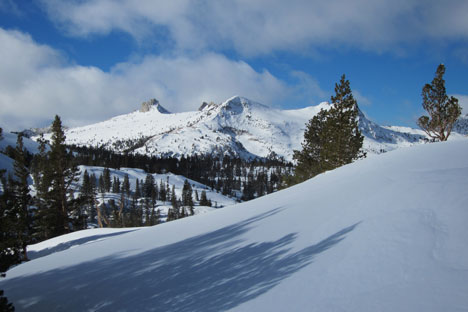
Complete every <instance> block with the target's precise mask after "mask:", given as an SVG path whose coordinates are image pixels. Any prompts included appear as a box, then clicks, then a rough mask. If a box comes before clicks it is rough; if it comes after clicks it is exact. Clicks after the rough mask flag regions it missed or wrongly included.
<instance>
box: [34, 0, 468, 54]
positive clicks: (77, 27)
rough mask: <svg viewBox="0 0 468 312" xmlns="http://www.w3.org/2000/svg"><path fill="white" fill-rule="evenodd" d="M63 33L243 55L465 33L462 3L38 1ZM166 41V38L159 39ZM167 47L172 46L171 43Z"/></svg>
mask: <svg viewBox="0 0 468 312" xmlns="http://www.w3.org/2000/svg"><path fill="white" fill-rule="evenodd" d="M42 3H43V4H44V6H45V8H46V10H47V11H48V14H49V16H50V18H51V19H52V20H53V21H55V22H57V24H58V25H60V26H61V27H62V28H63V29H65V30H66V31H67V32H68V33H69V34H71V35H76V36H88V35H92V34H107V33H109V32H111V31H112V30H116V29H117V30H121V31H124V32H127V33H129V34H131V35H133V36H134V37H135V38H137V39H139V40H141V39H142V38H146V39H148V38H150V40H155V41H157V40H158V38H157V36H158V35H152V34H154V33H155V32H156V33H157V34H161V31H162V33H164V34H165V33H167V34H168V35H169V39H171V40H172V42H173V43H174V45H175V47H177V48H179V49H181V50H187V49H188V50H200V49H208V50H223V49H226V48H227V49H230V48H233V49H235V50H236V51H238V52H240V53H241V54H243V55H258V54H263V53H270V52H272V51H278V50H280V51H296V50H304V49H308V48H310V47H332V48H336V47H341V46H351V47H354V48H358V49H364V50H372V51H378V52H381V51H396V50H399V49H400V48H401V47H404V46H405V45H411V44H414V43H421V42H425V43H428V42H432V41H434V40H442V41H445V40H452V39H454V40H456V39H467V38H468V19H467V18H466V16H467V14H468V1H466V0H447V1H439V0H427V1H420V0H394V1H387V0H355V1H347V0H330V1H322V0H290V1H283V0H248V1H247V0H226V1H203V0H200V1H189V0H180V1H164V0H161V1H155V0H112V1H111V0H84V1H74V2H70V1H66V0H42ZM165 42H166V41H165ZM171 48H173V46H172V45H171Z"/></svg>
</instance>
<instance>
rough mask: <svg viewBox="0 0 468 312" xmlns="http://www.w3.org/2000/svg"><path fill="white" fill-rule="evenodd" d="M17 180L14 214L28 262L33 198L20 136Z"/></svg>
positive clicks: (16, 161) (16, 163)
mask: <svg viewBox="0 0 468 312" xmlns="http://www.w3.org/2000/svg"><path fill="white" fill-rule="evenodd" d="M13 169H14V173H15V179H14V180H13V181H12V183H11V186H12V189H13V196H14V212H15V214H16V216H17V220H16V224H17V225H16V230H17V233H18V234H17V235H18V239H19V240H20V242H21V245H22V253H23V260H28V256H27V251H26V246H27V245H28V244H29V243H30V242H31V234H32V216H31V212H30V209H29V208H30V203H31V196H30V195H29V184H28V178H29V169H28V168H27V166H26V151H25V149H24V146H23V135H22V134H21V133H20V134H18V138H17V141H16V149H15V162H14V163H13Z"/></svg>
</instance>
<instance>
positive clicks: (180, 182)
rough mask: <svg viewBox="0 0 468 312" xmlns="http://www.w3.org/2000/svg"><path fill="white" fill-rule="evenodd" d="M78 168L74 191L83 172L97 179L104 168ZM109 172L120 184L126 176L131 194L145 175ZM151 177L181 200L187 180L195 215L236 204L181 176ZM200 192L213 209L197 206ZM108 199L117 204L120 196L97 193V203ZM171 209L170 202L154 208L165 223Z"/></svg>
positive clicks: (132, 170) (132, 171)
mask: <svg viewBox="0 0 468 312" xmlns="http://www.w3.org/2000/svg"><path fill="white" fill-rule="evenodd" d="M78 168H79V170H80V179H79V180H78V181H77V183H76V184H75V190H79V188H80V186H81V185H82V184H83V175H84V172H85V171H87V172H88V174H89V175H90V176H91V175H92V174H94V175H95V176H96V178H99V176H100V175H102V174H103V171H104V167H98V166H78ZM109 171H110V177H111V181H113V180H114V178H118V179H119V180H120V183H122V182H123V180H124V177H125V175H126V174H128V179H129V182H130V189H131V191H132V192H133V191H135V187H136V180H137V179H138V180H139V181H140V182H141V181H142V180H143V181H144V180H145V178H146V175H147V173H146V172H145V171H144V170H142V169H136V168H120V169H112V168H111V169H109ZM152 176H153V178H154V181H155V184H157V186H158V187H159V186H160V183H161V181H162V182H163V184H164V185H166V183H168V184H169V186H170V189H171V190H172V186H174V191H175V194H176V196H177V198H182V190H183V188H184V182H185V180H187V181H188V182H189V183H190V185H191V186H192V198H193V201H194V203H195V207H194V210H195V211H194V212H195V214H203V213H206V212H210V211H213V210H216V208H222V207H226V206H230V205H234V204H235V203H236V202H237V201H236V198H231V197H228V196H224V195H222V194H221V193H218V192H216V190H212V189H211V188H209V187H208V186H206V185H205V184H202V183H199V182H196V181H194V180H191V179H187V178H186V177H184V176H181V175H176V174H172V173H164V174H156V173H154V174H152ZM96 183H97V182H96ZM202 191H205V192H206V197H207V199H209V200H211V201H212V204H213V208H212V207H206V206H199V205H198V202H197V201H196V196H195V192H198V195H199V197H200V196H201V193H202ZM78 194H79V192H77V193H76V196H78ZM110 199H113V200H115V202H117V203H118V202H119V200H120V194H114V193H110V192H109V193H104V194H102V193H99V194H98V195H97V200H98V202H99V203H102V202H108V201H109V200H110ZM171 207H172V205H171V203H170V202H162V201H159V200H158V201H157V202H156V207H155V208H156V209H159V210H160V213H161V221H163V222H164V221H166V217H167V210H168V209H169V208H171ZM215 207H216V208H215Z"/></svg>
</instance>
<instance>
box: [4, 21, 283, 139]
mask: <svg viewBox="0 0 468 312" xmlns="http://www.w3.org/2000/svg"><path fill="white" fill-rule="evenodd" d="M0 46H1V47H2V49H0V107H1V112H0V126H2V127H4V128H7V129H10V130H19V129H23V128H27V127H32V126H41V125H45V124H46V122H48V121H51V120H52V119H53V117H54V115H55V114H58V115H60V116H61V117H62V119H63V121H64V123H65V124H67V125H70V126H76V125H83V124H89V123H92V122H95V121H99V120H103V119H105V118H109V117H113V116H115V115H117V114H121V113H127V112H130V111H133V110H135V109H137V108H138V106H139V104H140V103H141V102H142V101H144V100H147V99H149V98H152V97H156V98H157V99H158V100H159V101H160V102H161V104H162V105H163V106H166V108H167V109H169V110H171V111H174V112H177V111H185V110H194V109H197V108H198V107H199V106H200V104H201V103H202V101H215V102H221V101H223V100H225V99H227V98H229V97H231V96H233V95H236V94H238V95H243V96H246V97H248V98H251V99H253V100H256V101H259V102H263V103H265V104H270V103H271V104H278V101H281V99H284V97H285V96H286V95H288V94H290V92H291V87H290V86H288V85H286V83H284V82H282V81H280V80H278V79H277V78H275V77H274V76H272V75H271V74H270V73H269V72H268V71H263V72H257V71H255V70H254V69H252V67H250V66H249V65H248V64H247V63H245V62H242V61H232V60H229V59H227V58H226V57H224V56H222V55H219V54H214V53H206V54H203V55H199V56H197V57H186V56H174V57H161V56H147V57H145V58H144V59H142V60H140V61H138V62H126V63H121V64H118V65H116V66H114V67H113V68H112V69H111V70H110V71H109V72H104V71H102V70H101V69H99V68H96V67H85V66H79V65H73V64H69V63H66V62H65V61H64V59H63V58H62V57H61V55H60V54H59V53H58V52H57V51H55V50H53V49H51V48H50V47H48V46H44V45H39V44H37V43H36V42H34V41H33V40H32V39H31V38H30V36H28V35H25V34H23V33H21V32H17V31H6V30H3V29H1V28H0Z"/></svg>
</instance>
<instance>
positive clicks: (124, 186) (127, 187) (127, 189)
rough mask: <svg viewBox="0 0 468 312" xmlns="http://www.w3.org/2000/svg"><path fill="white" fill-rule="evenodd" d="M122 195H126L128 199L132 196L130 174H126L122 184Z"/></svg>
mask: <svg viewBox="0 0 468 312" xmlns="http://www.w3.org/2000/svg"><path fill="white" fill-rule="evenodd" d="M122 193H125V195H126V196H127V197H128V196H130V180H129V178H128V174H125V177H124V180H123V182H122Z"/></svg>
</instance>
